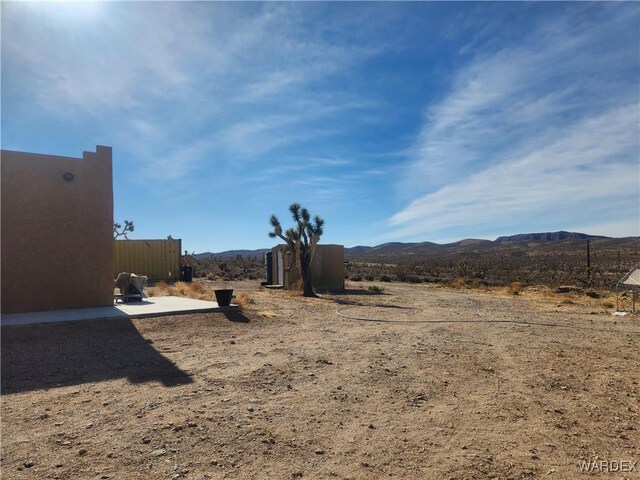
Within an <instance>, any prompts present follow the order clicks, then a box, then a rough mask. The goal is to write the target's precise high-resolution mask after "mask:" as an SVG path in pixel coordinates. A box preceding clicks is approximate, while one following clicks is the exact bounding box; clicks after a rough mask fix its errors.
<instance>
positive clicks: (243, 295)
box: [233, 292, 254, 310]
mask: <svg viewBox="0 0 640 480" xmlns="http://www.w3.org/2000/svg"><path fill="white" fill-rule="evenodd" d="M233 303H235V304H237V305H238V306H239V307H240V308H241V309H242V310H244V309H246V308H247V307H248V306H249V305H251V304H252V303H254V301H253V299H252V298H251V297H250V296H249V294H248V293H247V292H240V293H237V294H236V295H234V296H233Z"/></svg>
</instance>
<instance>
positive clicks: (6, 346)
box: [0, 319, 193, 394]
mask: <svg viewBox="0 0 640 480" xmlns="http://www.w3.org/2000/svg"><path fill="white" fill-rule="evenodd" d="M1 347H2V350H1V351H0V360H1V361H2V367H1V371H2V378H1V391H2V394H8V393H17V392H26V391H32V390H41V389H46V388H54V387H65V386H71V385H80V384H83V383H90V382H100V381H103V380H110V379H116V378H127V379H128V380H129V381H130V382H132V383H144V382H151V381H159V382H162V384H163V385H165V386H167V387H172V386H177V385H183V384H188V383H192V382H193V379H192V378H191V377H190V376H189V375H188V374H187V373H185V372H184V371H182V370H181V369H180V368H178V367H177V366H176V365H175V364H174V363H173V362H172V361H171V360H169V359H168V358H166V357H164V356H163V355H161V354H160V353H159V352H158V351H157V350H156V349H155V348H154V347H153V346H152V342H151V341H150V340H147V339H145V338H144V337H143V336H142V335H141V334H140V332H139V331H138V330H137V329H136V328H135V326H134V325H133V323H132V322H131V320H128V319H112V320H96V321H83V322H69V323H61V324H51V325H30V326H16V327H3V328H2V339H1Z"/></svg>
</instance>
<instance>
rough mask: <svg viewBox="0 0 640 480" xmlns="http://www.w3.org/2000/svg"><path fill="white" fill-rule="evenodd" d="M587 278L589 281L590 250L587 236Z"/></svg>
mask: <svg viewBox="0 0 640 480" xmlns="http://www.w3.org/2000/svg"><path fill="white" fill-rule="evenodd" d="M587 280H588V281H589V282H591V251H590V245H589V239H588V238H587Z"/></svg>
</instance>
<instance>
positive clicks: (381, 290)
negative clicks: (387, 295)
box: [367, 285, 384, 293]
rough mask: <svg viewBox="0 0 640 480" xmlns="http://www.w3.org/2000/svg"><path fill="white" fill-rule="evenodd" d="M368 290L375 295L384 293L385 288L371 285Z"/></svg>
mask: <svg viewBox="0 0 640 480" xmlns="http://www.w3.org/2000/svg"><path fill="white" fill-rule="evenodd" d="M367 290H369V291H370V292H373V293H384V288H382V287H379V286H378V285H369V287H367Z"/></svg>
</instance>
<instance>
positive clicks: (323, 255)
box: [272, 244, 344, 290]
mask: <svg viewBox="0 0 640 480" xmlns="http://www.w3.org/2000/svg"><path fill="white" fill-rule="evenodd" d="M286 250H287V247H286V246H285V245H278V246H276V247H274V248H273V249H272V252H273V279H274V282H277V279H278V272H277V269H278V262H277V252H278V251H281V252H283V253H284V255H283V263H284V282H283V288H285V289H289V290H290V289H293V288H297V283H296V282H298V280H299V279H300V274H299V273H298V269H297V268H296V266H295V264H294V263H293V256H291V255H290V254H288V253H285V252H286ZM311 278H312V282H313V287H314V288H317V289H321V290H322V289H326V290H344V247H343V246H342V245H328V244H327V245H318V246H317V249H316V255H315V257H314V259H313V263H312V264H311Z"/></svg>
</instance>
